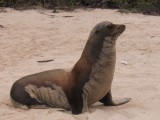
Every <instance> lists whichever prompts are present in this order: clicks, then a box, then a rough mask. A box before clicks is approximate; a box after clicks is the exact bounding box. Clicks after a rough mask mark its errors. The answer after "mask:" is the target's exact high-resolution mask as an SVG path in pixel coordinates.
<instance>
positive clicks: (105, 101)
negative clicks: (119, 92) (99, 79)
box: [99, 90, 131, 106]
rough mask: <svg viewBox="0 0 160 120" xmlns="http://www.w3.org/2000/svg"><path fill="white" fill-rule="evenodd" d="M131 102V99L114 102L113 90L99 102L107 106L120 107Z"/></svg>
mask: <svg viewBox="0 0 160 120" xmlns="http://www.w3.org/2000/svg"><path fill="white" fill-rule="evenodd" d="M130 100H131V98H124V99H121V100H117V101H113V100H112V94H111V90H109V92H108V93H107V94H106V95H105V96H104V97H103V98H102V99H101V100H100V101H99V102H101V103H103V104H104V105H105V106H118V105H122V104H125V103H128V102H129V101H130Z"/></svg>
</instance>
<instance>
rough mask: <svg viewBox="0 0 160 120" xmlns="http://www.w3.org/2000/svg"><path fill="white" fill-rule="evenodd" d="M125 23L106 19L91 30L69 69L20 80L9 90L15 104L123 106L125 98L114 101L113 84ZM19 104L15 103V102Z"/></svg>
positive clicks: (77, 111)
mask: <svg viewBox="0 0 160 120" xmlns="http://www.w3.org/2000/svg"><path fill="white" fill-rule="evenodd" d="M124 30H125V25H119V24H113V23H111V22H107V21H103V22H101V23H99V24H97V25H96V26H95V27H94V28H93V29H92V31H91V33H90V36H89V38H88V41H87V43H86V46H85V48H84V50H83V52H82V55H81V57H80V59H79V60H78V62H77V63H76V64H75V65H74V67H73V68H72V69H71V70H70V71H66V70H64V69H55V70H49V71H45V72H40V73H37V74H32V75H29V76H26V77H23V78H21V79H19V80H17V81H16V82H15V83H14V84H13V86H12V88H11V92H10V96H11V99H12V101H13V103H14V105H15V106H17V107H21V105H25V106H27V107H28V108H32V107H33V106H35V105H38V106H39V105H44V106H49V107H58V108H64V109H67V110H72V113H73V114H80V113H82V112H86V111H88V106H89V105H91V104H93V103H95V102H97V101H100V102H102V103H103V104H104V105H106V106H114V105H121V104H124V103H127V102H129V101H130V98H125V99H123V100H120V101H119V102H116V103H115V102H113V100H112V95H111V84H112V80H113V76H114V69H115V62H116V48H115V45H116V40H117V38H118V36H119V35H120V34H121V33H123V31H124ZM15 103H16V104H15Z"/></svg>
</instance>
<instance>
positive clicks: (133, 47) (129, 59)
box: [0, 8, 160, 120]
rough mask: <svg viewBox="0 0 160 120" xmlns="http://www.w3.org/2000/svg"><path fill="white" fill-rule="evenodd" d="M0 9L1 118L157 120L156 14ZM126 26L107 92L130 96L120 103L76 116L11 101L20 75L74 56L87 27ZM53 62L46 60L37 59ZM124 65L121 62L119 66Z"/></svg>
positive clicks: (159, 45)
mask: <svg viewBox="0 0 160 120" xmlns="http://www.w3.org/2000/svg"><path fill="white" fill-rule="evenodd" d="M5 10H6V12H0V120H22V119H23V120H35V119H36V120H84V119H86V120H160V17H159V16H147V15H142V14H131V13H130V14H121V13H119V12H117V10H109V9H86V10H83V9H77V10H74V11H70V12H65V11H59V13H52V11H51V10H45V9H44V10H42V9H41V10H40V9H39V10H26V11H16V10H13V9H9V8H7V9H5ZM106 20H107V21H111V22H113V23H117V24H125V25H126V30H125V32H124V33H123V34H122V35H121V36H120V37H119V39H118V40H117V45H116V48H117V62H116V69H115V75H114V80H113V84H112V94H113V97H114V99H115V100H116V99H121V98H124V97H127V98H132V100H131V101H130V102H129V103H127V104H125V105H122V106H117V107H105V106H103V105H102V104H100V103H96V104H94V105H92V106H90V107H89V113H86V114H81V115H78V116H75V115H72V114H71V112H65V111H59V110H58V109H55V108H50V109H29V110H22V109H19V108H14V107H13V105H12V104H11V101H10V89H11V86H12V84H13V83H14V82H15V81H16V80H18V79H19V78H21V77H23V76H26V75H29V74H33V73H37V72H41V71H46V70H51V69H56V68H70V67H72V66H73V65H74V64H75V63H76V61H77V60H78V59H79V57H80V55H81V53H82V50H83V48H84V46H85V43H86V41H87V39H88V36H89V33H90V31H91V29H92V28H93V27H94V26H95V25H96V24H97V23H99V22H101V21H106ZM43 60H53V61H50V62H37V61H43ZM124 63H126V64H124Z"/></svg>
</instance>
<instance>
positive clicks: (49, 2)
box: [0, 0, 160, 15]
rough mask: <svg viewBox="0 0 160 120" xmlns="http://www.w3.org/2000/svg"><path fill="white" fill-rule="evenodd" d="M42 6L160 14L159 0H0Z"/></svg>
mask: <svg viewBox="0 0 160 120" xmlns="http://www.w3.org/2000/svg"><path fill="white" fill-rule="evenodd" d="M35 5H36V6H37V5H38V6H43V7H46V8H55V7H58V8H63V7H66V6H67V7H80V6H85V7H100V8H118V9H127V10H129V11H132V12H143V13H146V14H159V15H160V0H0V6H1V7H24V9H25V8H27V7H29V6H35Z"/></svg>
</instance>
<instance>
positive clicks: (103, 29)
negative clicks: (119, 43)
mask: <svg viewBox="0 0 160 120" xmlns="http://www.w3.org/2000/svg"><path fill="white" fill-rule="evenodd" d="M125 28H126V27H125V25H123V24H113V23H111V22H108V21H103V22H101V23H99V24H97V25H96V26H95V27H94V28H93V30H92V31H91V35H93V36H92V37H95V38H99V40H105V38H106V37H111V40H112V41H115V40H116V39H117V38H118V36H120V35H121V34H122V33H123V31H124V30H125Z"/></svg>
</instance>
